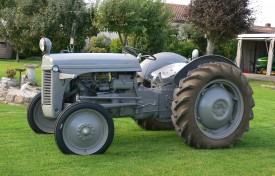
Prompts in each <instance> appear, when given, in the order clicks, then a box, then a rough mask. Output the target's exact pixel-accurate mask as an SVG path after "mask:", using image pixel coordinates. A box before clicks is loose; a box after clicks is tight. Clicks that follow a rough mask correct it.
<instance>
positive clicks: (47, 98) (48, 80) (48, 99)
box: [43, 70, 52, 105]
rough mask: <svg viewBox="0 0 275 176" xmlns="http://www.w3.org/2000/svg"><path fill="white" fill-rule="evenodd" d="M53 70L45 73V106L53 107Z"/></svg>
mask: <svg viewBox="0 0 275 176" xmlns="http://www.w3.org/2000/svg"><path fill="white" fill-rule="evenodd" d="M51 78H52V74H51V70H45V71H44V72H43V104H44V105H51Z"/></svg>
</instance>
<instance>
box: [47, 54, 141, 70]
mask: <svg viewBox="0 0 275 176" xmlns="http://www.w3.org/2000/svg"><path fill="white" fill-rule="evenodd" d="M53 65H57V66H58V67H59V68H60V70H61V72H63V73H64V72H66V73H74V74H80V73H84V72H87V70H89V71H90V72H112V71H141V67H140V64H139V61H138V59H137V58H136V57H134V56H132V55H130V54H115V53H60V54H50V55H44V56H43V60H42V70H49V69H52V66H53Z"/></svg>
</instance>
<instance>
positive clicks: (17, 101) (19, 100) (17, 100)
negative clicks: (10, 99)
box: [14, 96, 24, 104]
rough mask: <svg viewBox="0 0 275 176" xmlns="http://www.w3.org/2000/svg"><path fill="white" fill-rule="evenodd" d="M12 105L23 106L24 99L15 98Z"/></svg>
mask: <svg viewBox="0 0 275 176" xmlns="http://www.w3.org/2000/svg"><path fill="white" fill-rule="evenodd" d="M14 103H16V104H23V103H24V97H22V96H16V97H15V98H14Z"/></svg>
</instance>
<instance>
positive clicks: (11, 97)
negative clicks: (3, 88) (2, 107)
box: [6, 94, 15, 102]
mask: <svg viewBox="0 0 275 176" xmlns="http://www.w3.org/2000/svg"><path fill="white" fill-rule="evenodd" d="M14 98H15V95H11V94H8V95H7V96H6V102H13V101H14Z"/></svg>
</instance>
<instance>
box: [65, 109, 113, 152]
mask: <svg viewBox="0 0 275 176" xmlns="http://www.w3.org/2000/svg"><path fill="white" fill-rule="evenodd" d="M108 132H109V129H108V124H107V121H106V120H105V118H104V116H103V115H102V114H101V113H99V112H98V111H96V110H92V109H82V110H79V111H76V112H74V113H72V114H71V115H70V116H69V117H68V119H67V120H66V122H65V124H64V126H63V139H64V142H65V144H66V146H67V147H68V148H69V149H70V150H71V151H72V152H74V153H76V154H80V155H87V154H92V153H95V152H97V151H98V150H99V149H100V148H102V146H103V145H104V144H105V142H106V140H107V137H108Z"/></svg>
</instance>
